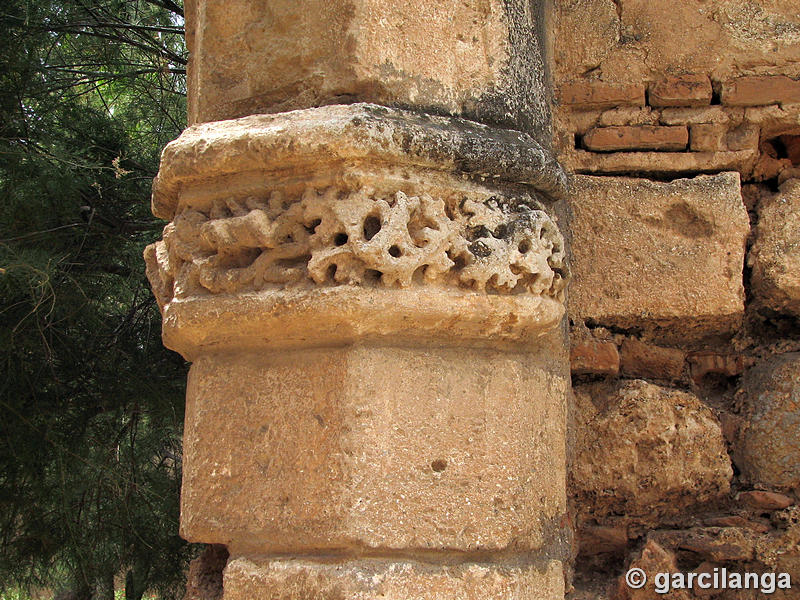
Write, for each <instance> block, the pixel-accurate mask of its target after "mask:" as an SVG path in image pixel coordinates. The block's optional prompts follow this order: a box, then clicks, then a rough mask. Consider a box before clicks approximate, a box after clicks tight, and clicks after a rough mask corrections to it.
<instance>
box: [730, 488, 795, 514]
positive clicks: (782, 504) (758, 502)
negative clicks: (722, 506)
mask: <svg viewBox="0 0 800 600" xmlns="http://www.w3.org/2000/svg"><path fill="white" fill-rule="evenodd" d="M739 500H741V501H743V502H746V503H747V504H750V505H751V506H755V507H756V508H762V509H764V510H783V509H784V508H789V507H790V506H791V505H792V504H794V503H795V501H794V498H790V497H789V496H785V495H784V494H778V493H776V492H765V491H762V490H753V491H752V492H742V493H741V494H739Z"/></svg>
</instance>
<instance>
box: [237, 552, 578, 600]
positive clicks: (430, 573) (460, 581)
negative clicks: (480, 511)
mask: <svg viewBox="0 0 800 600" xmlns="http://www.w3.org/2000/svg"><path fill="white" fill-rule="evenodd" d="M487 597H489V598H503V599H504V600H506V599H507V600H550V599H552V598H563V597H564V575H563V572H562V569H561V564H560V563H559V562H557V561H550V562H547V563H543V564H542V565H541V566H539V567H536V566H531V567H515V566H508V567H506V566H495V565H488V564H467V565H463V566H455V565H454V566H445V567H438V566H431V565H426V564H424V563H419V562H413V561H403V562H386V561H382V560H361V561H348V562H346V563H344V564H325V563H313V562H306V561H300V560H276V561H271V562H267V561H256V562H254V561H250V560H247V559H237V560H234V561H232V562H231V563H230V564H229V566H228V568H227V569H226V572H225V598H226V600H273V599H274V598H320V599H322V598H326V599H328V598H330V599H331V600H344V599H345V598H347V599H348V600H380V599H383V598H398V599H400V598H403V599H405V598H419V599H420V600H433V599H439V598H447V599H448V600H471V599H473V598H487Z"/></svg>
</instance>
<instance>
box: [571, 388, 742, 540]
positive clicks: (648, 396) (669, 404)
mask: <svg viewBox="0 0 800 600" xmlns="http://www.w3.org/2000/svg"><path fill="white" fill-rule="evenodd" d="M575 396H576V403H577V406H578V410H579V413H580V415H579V417H580V424H579V425H578V428H577V432H576V441H575V444H576V450H575V459H574V463H573V465H572V469H571V473H570V484H571V490H572V493H573V495H574V496H575V501H576V506H577V507H578V510H579V512H580V513H581V514H582V518H591V519H596V520H597V521H598V523H600V524H605V523H604V520H605V519H606V518H607V517H609V516H610V515H625V518H626V519H628V520H629V521H631V522H635V523H640V524H645V525H649V526H652V525H655V524H657V523H659V522H660V519H663V518H664V517H665V516H674V515H676V514H680V513H681V512H682V511H686V510H688V509H689V508H690V507H696V506H698V505H701V504H703V503H704V502H709V501H713V500H717V499H719V498H721V497H724V496H725V495H726V494H727V493H728V490H729V488H730V480H731V477H732V476H733V471H732V469H731V464H730V459H729V458H728V454H727V451H726V448H725V440H724V439H723V437H722V431H721V429H720V425H719V422H718V421H717V419H716V418H715V417H714V415H713V413H712V412H711V410H710V409H709V408H708V407H707V406H705V405H704V404H703V403H702V402H701V401H700V399H699V398H697V397H696V396H694V395H692V394H689V393H687V392H681V391H678V390H674V389H670V388H664V387H660V386H657V385H653V384H650V383H646V382H644V381H640V380H633V381H625V382H622V383H620V384H618V385H616V386H613V387H611V388H608V387H601V386H598V385H595V386H593V387H592V386H579V387H577V388H576V389H575ZM596 407H600V408H596Z"/></svg>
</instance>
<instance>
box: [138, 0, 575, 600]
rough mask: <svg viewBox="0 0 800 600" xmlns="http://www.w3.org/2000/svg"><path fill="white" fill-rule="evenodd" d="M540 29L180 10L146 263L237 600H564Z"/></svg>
mask: <svg viewBox="0 0 800 600" xmlns="http://www.w3.org/2000/svg"><path fill="white" fill-rule="evenodd" d="M532 6H533V5H532V4H531V3H529V2H527V1H526V2H523V1H521V0H520V1H519V2H517V1H500V0H469V1H463V0H459V1H456V0H452V1H451V0H437V1H436V2H419V1H418V0H414V1H412V0H394V1H392V2H389V1H388V0H352V1H350V2H346V1H337V2H333V1H331V0H325V1H322V0H320V1H312V0H307V1H302V2H298V1H296V0H295V1H288V0H287V1H272V2H269V3H266V2H260V1H256V0H235V1H231V2H225V3H222V2H204V1H202V0H197V1H196V2H194V3H189V2H187V27H188V39H189V44H190V49H191V51H192V59H191V66H190V88H189V93H190V105H191V108H190V115H191V117H190V119H191V121H192V122H193V123H195V124H194V125H193V126H192V127H190V128H189V129H187V130H186V131H185V132H184V133H183V135H181V137H180V138H179V139H178V140H176V141H175V142H173V143H171V144H170V145H169V146H168V147H167V148H166V150H165V151H164V154H163V156H162V164H161V169H160V172H159V175H158V178H157V180H156V182H155V184H154V192H153V207H154V211H155V213H156V214H157V215H159V216H162V217H164V218H166V219H170V220H171V221H172V222H171V223H170V224H169V225H167V227H166V228H165V230H164V239H163V241H161V242H158V243H156V244H154V245H152V246H150V247H149V248H148V249H147V251H146V253H145V256H146V259H147V262H148V276H149V277H150V279H151V282H152V284H153V289H154V292H155V294H156V297H157V298H158V301H159V305H160V306H161V309H162V312H163V317H164V332H163V333H164V342H165V344H166V345H167V346H168V347H170V348H173V349H175V350H177V351H179V352H181V353H182V354H183V355H184V356H185V357H186V358H187V359H188V360H190V361H192V362H193V366H192V369H191V372H190V375H189V385H188V391H187V414H186V429H185V438H184V480H183V490H182V497H181V534H182V535H183V536H184V537H185V538H187V539H189V540H191V541H196V542H206V543H217V544H225V545H226V546H227V547H228V549H229V551H230V559H229V561H228V566H227V568H226V570H225V577H224V587H225V591H224V598H225V600H253V599H261V598H263V599H265V600H266V599H274V598H287V599H288V598H321V599H322V598H325V599H327V598H330V599H334V598H335V599H337V600H338V599H344V598H358V599H364V600H366V599H377V598H397V599H401V598H402V599H416V598H465V599H466V598H481V599H494V598H497V599H499V598H503V599H507V598H518V599H520V600H521V599H529V598H530V599H534V598H535V599H539V598H541V599H547V600H550V599H556V598H558V599H560V598H563V595H564V583H563V561H564V559H565V557H566V556H567V554H568V552H569V551H568V548H567V545H568V538H569V535H568V531H567V529H566V517H565V513H566V498H565V453H566V450H565V429H566V424H565V420H566V419H565V414H566V395H567V390H568V387H569V367H568V363H567V352H566V344H565V333H564V327H563V316H564V288H565V284H566V281H567V278H568V272H567V266H566V263H565V248H564V240H563V238H562V236H561V233H560V232H559V229H558V227H557V225H556V217H555V214H556V212H557V207H558V203H559V201H560V200H561V199H562V198H563V196H564V189H565V175H564V173H563V171H562V170H561V168H560V167H559V165H558V164H557V163H556V162H555V161H554V160H553V158H552V157H551V155H550V153H549V151H548V150H547V148H546V146H545V145H544V144H546V143H547V140H548V139H549V131H548V130H549V113H548V111H547V90H546V87H545V78H544V71H543V67H542V64H543V62H542V58H541V53H540V52H539V44H538V39H539V38H538V37H537V34H536V32H537V30H538V28H540V27H541V22H540V21H537V19H540V18H541V17H540V15H539V14H538V13H537V11H534V10H533V8H532ZM342 103H346V104H342ZM320 105H322V106H320ZM290 109H294V110H291V112H287V111H288V110H290ZM408 109H414V110H413V111H412V110H408ZM266 113H272V114H266ZM464 117H467V118H468V119H467V118H464ZM219 119H231V120H219ZM212 120H215V121H212ZM477 121H483V123H479V122H477ZM487 124H488V125H487ZM510 127H511V128H513V129H509V128H510Z"/></svg>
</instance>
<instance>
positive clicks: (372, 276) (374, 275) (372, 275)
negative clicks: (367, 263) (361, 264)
mask: <svg viewBox="0 0 800 600" xmlns="http://www.w3.org/2000/svg"><path fill="white" fill-rule="evenodd" d="M382 275H383V273H381V272H380V271H376V270H375V269H367V270H366V271H364V279H365V280H366V281H367V282H369V283H378V282H379V281H380V280H381V276H382Z"/></svg>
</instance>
